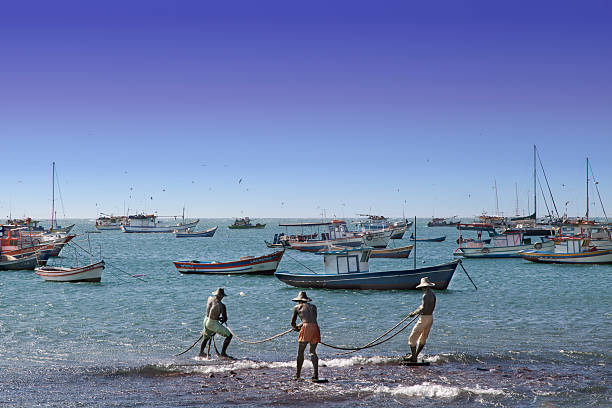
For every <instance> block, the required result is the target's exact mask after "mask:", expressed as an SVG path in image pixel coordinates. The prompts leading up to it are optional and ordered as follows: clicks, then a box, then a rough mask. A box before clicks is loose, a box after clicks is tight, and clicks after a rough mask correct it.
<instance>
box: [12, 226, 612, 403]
mask: <svg viewBox="0 0 612 408" xmlns="http://www.w3.org/2000/svg"><path fill="white" fill-rule="evenodd" d="M232 221H233V220H229V219H202V220H201V221H200V225H199V227H198V229H205V228H208V227H211V226H215V225H218V226H219V230H218V231H217V233H216V235H215V236H214V237H213V238H191V239H176V238H174V236H173V235H172V234H124V233H121V232H120V231H105V232H102V233H99V234H90V240H91V246H92V249H93V252H94V253H96V254H97V253H98V252H99V251H100V249H101V251H102V257H103V259H104V260H105V261H106V262H107V269H106V270H105V271H104V275H103V278H102V282H101V283H99V284H98V283H78V284H68V283H51V282H44V281H43V280H42V279H40V278H39V277H38V276H36V275H35V274H34V273H33V272H31V271H10V272H0V339H1V345H0V406H10V407H20V406H23V407H33V406H45V407H48V406H62V407H78V406H105V407H108V406H110V407H121V406H130V407H131V406H145V407H154V406H160V407H175V406H201V405H213V404H215V405H218V406H295V405H297V404H299V405H300V406H303V407H310V406H312V407H315V406H339V407H354V406H382V407H392V406H393V407H396V406H415V407H429V406H440V405H445V406H461V407H464V406H468V407H480V406H509V407H516V406H525V407H531V406H536V407H567V406H574V407H585V406H611V405H612V393H611V374H612V370H611V369H610V364H611V363H612V290H611V289H610V284H611V281H612V279H611V276H612V266H554V265H538V264H532V263H529V262H527V261H523V260H521V259H491V260H465V261H464V266H465V267H466V269H467V271H468V272H469V274H470V276H471V277H472V279H473V280H474V282H475V283H476V285H477V286H478V290H475V289H474V287H473V286H472V284H471V283H470V281H469V280H468V279H467V277H466V276H465V274H464V273H463V271H462V270H461V269H459V268H458V269H457V271H456V273H455V276H454V277H453V280H452V282H451V284H450V287H449V289H448V290H446V291H438V292H436V296H437V307H436V310H435V314H434V319H435V321H434V325H433V328H432V331H431V334H430V337H429V340H428V343H427V345H426V347H425V349H424V351H423V353H424V357H425V359H426V360H427V361H430V362H431V366H429V367H406V366H402V365H400V364H399V356H401V355H404V354H406V353H407V352H408V351H409V347H408V344H407V340H408V335H409V330H410V329H408V330H407V331H405V332H403V333H401V334H400V335H398V336H397V337H395V338H393V339H392V340H391V341H389V342H387V343H384V344H382V345H380V346H379V347H376V348H373V349H369V350H364V351H361V352H358V353H354V354H349V355H336V353H337V352H336V350H332V349H329V348H326V347H324V346H322V345H320V346H319V348H318V353H319V357H320V359H321V365H322V367H321V369H320V375H321V376H322V377H325V378H328V379H329V380H330V381H329V383H327V384H313V383H310V382H307V381H301V382H295V381H290V378H291V376H292V375H293V373H294V366H295V354H296V348H297V347H296V338H297V334H296V333H290V334H289V335H287V336H284V337H281V338H279V339H277V340H275V341H272V342H267V343H263V344H259V345H250V344H244V343H240V342H238V341H237V340H234V341H233V342H232V344H231V345H230V348H229V353H230V354H231V355H233V356H234V357H236V358H237V360H236V361H234V362H228V361H225V360H218V359H216V358H213V359H211V360H206V361H201V360H198V359H196V358H195V357H196V355H197V351H198V347H196V348H194V349H192V350H191V351H190V352H188V353H186V354H184V355H182V356H180V357H174V356H173V355H174V354H177V353H179V352H181V351H183V350H184V349H186V348H187V347H188V346H189V345H191V344H192V343H193V342H194V341H195V340H196V339H197V338H198V336H199V333H200V330H201V326H202V319H203V314H204V309H205V303H206V299H207V298H208V296H209V295H210V293H211V292H212V291H213V290H215V289H216V288H217V287H224V288H225V291H226V293H227V294H228V296H227V297H226V298H225V300H224V303H225V304H226V305H227V309H228V315H229V321H228V325H229V326H230V327H231V328H232V330H234V331H235V332H236V334H238V336H240V337H243V338H246V339H249V340H257V339H262V338H266V337H269V336H272V335H274V334H276V333H279V332H282V331H284V330H286V329H287V328H288V327H289V322H290V318H291V308H292V307H293V306H294V303H293V302H291V299H292V298H293V297H294V296H295V295H296V294H297V293H298V291H299V289H297V288H293V287H288V286H286V285H285V284H283V283H281V282H280V281H278V280H277V279H276V278H274V277H272V276H225V275H216V276H201V275H181V274H179V273H178V272H177V271H176V269H175V268H174V266H173V264H172V261H174V260H192V259H197V260H232V259H236V258H239V257H241V256H246V255H262V254H265V253H269V252H272V250H271V249H268V248H266V246H265V244H264V239H267V240H272V238H273V236H274V233H276V232H280V231H282V230H281V228H280V227H278V223H279V222H281V221H282V222H291V221H298V220H285V219H284V220H278V219H267V220H261V219H259V220H257V222H266V223H267V227H266V228H265V229H263V230H229V229H228V228H227V225H229V224H230V223H231V222H232ZM300 221H306V220H300ZM426 221H427V220H425V219H423V220H419V221H418V223H417V224H418V234H419V235H420V236H429V237H434V236H440V235H446V236H447V240H446V241H445V242H442V243H419V244H418V246H417V263H418V265H419V266H422V265H433V264H437V263H441V262H445V261H448V260H451V259H453V256H452V253H453V250H454V249H455V248H456V243H455V240H456V238H457V236H458V233H457V230H456V229H454V228H447V227H445V228H427V227H425V224H426ZM75 222H76V223H77V225H76V227H75V229H74V232H76V233H83V232H85V231H91V230H94V223H93V220H75ZM409 235H410V234H409V233H407V234H406V237H408V236H409ZM75 241H76V243H77V244H79V245H81V246H83V247H87V245H88V242H87V239H86V237H85V236H79V237H78V238H76V239H75ZM408 243H409V241H408V240H407V239H405V240H402V241H395V242H394V241H392V244H394V245H398V246H399V245H407V244H408ZM73 255H74V250H73V249H72V248H65V249H64V250H63V252H62V257H61V258H58V259H55V260H54V261H52V262H54V263H62V264H70V263H72V262H73V261H74V259H73ZM88 261H89V256H88V255H83V254H82V253H81V254H80V262H83V263H84V262H88ZM400 265H405V266H406V267H412V265H413V259H412V255H411V257H410V258H409V259H408V260H383V259H375V260H372V261H371V269H373V270H374V269H380V270H383V269H386V268H397V267H399V266H400ZM306 267H308V268H310V269H313V270H315V271H320V270H322V259H321V257H320V256H317V255H313V254H305V253H298V252H295V251H288V252H287V253H286V255H285V256H284V258H283V260H282V262H281V265H280V267H279V270H289V271H300V272H308V270H307V269H306ZM134 275H136V277H134ZM241 292H242V294H243V295H241ZM307 292H308V295H309V296H310V297H311V298H312V299H313V303H314V304H316V305H317V307H318V310H319V324H320V326H321V331H322V337H323V341H324V342H327V343H331V344H336V345H344V346H356V345H362V344H364V343H367V342H368V341H370V340H372V339H374V338H376V337H378V335H379V334H381V333H382V332H384V331H386V330H387V329H389V328H390V327H392V326H393V325H395V323H397V322H398V321H400V320H401V319H402V318H404V317H405V316H406V315H407V314H408V313H409V312H411V311H412V310H414V309H415V308H416V307H417V306H418V305H419V304H420V299H421V292H419V291H384V292H376V291H330V290H308V291H307ZM217 343H218V345H219V346H220V344H219V342H217ZM213 354H214V353H213ZM310 370H311V366H310V365H309V363H308V362H306V363H305V367H304V376H305V377H310Z"/></svg>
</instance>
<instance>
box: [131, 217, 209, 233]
mask: <svg viewBox="0 0 612 408" xmlns="http://www.w3.org/2000/svg"><path fill="white" fill-rule="evenodd" d="M128 220H129V224H128V225H121V231H123V232H127V233H170V232H175V231H179V232H182V231H185V230H187V229H191V228H195V226H196V225H198V222H199V221H200V220H195V221H192V222H189V223H185V222H181V223H178V224H175V225H166V224H162V223H161V222H160V221H159V220H158V217H157V216H156V215H154V214H137V215H130V216H129V217H128Z"/></svg>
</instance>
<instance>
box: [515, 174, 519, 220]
mask: <svg viewBox="0 0 612 408" xmlns="http://www.w3.org/2000/svg"><path fill="white" fill-rule="evenodd" d="M514 195H515V196H516V208H515V212H514V213H515V214H516V216H517V217H518V216H519V215H520V214H519V203H518V183H517V182H514Z"/></svg>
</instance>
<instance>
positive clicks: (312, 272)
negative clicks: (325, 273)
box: [285, 251, 316, 273]
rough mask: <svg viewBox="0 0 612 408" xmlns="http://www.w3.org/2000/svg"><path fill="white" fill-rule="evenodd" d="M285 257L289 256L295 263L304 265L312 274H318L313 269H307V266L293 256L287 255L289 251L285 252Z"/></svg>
mask: <svg viewBox="0 0 612 408" xmlns="http://www.w3.org/2000/svg"><path fill="white" fill-rule="evenodd" d="M285 255H286V256H288V257H289V258H291V259H293V260H294V261H295V262H297V263H298V264H300V265H302V266H303V267H304V268H306V269H308V270H309V271H310V272H312V273H316V272H315V271H313V270H312V269H310V268H309V267H307V266H306V265H304V264H303V263H301V262H300V261H298V260H297V259H295V258H294V257H292V256H291V255H289V254H288V253H287V251H285Z"/></svg>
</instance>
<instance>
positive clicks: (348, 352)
mask: <svg viewBox="0 0 612 408" xmlns="http://www.w3.org/2000/svg"><path fill="white" fill-rule="evenodd" d="M409 317H410V315H407V316H406V317H404V318H403V319H402V320H400V321H399V322H398V323H397V324H396V325H395V326H393V327H392V328H390V329H389V330H387V331H386V332H384V333H383V334H381V335H380V336H378V337H377V338H375V339H374V340H372V341H370V342H369V343H368V344H366V346H369V345H370V344H372V343H375V342H377V341H378V340H380V339H382V338H383V337H385V336H386V335H387V334H389V333H391V332H392V331H393V330H395V329H396V328H397V327H398V326H399V325H400V324H402V323H404V322H405V321H406V320H408V318H409ZM417 317H418V316H417ZM417 317H415V318H414V319H416V318H417ZM414 319H412V320H414ZM410 323H412V322H410ZM356 351H358V350H351V351H346V352H343V353H335V354H333V355H334V356H344V355H346V354H351V353H354V352H356Z"/></svg>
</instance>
